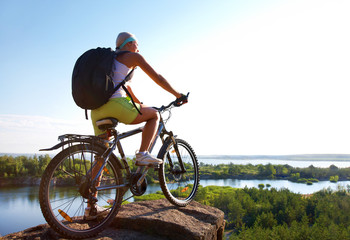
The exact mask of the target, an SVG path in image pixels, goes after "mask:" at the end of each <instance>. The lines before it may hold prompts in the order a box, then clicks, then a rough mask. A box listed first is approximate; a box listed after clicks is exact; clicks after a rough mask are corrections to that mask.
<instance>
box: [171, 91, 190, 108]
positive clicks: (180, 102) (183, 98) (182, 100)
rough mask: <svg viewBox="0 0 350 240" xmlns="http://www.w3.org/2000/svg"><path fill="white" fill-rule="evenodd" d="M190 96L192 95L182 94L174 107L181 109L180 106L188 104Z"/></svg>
mask: <svg viewBox="0 0 350 240" xmlns="http://www.w3.org/2000/svg"><path fill="white" fill-rule="evenodd" d="M189 94H190V93H187V95H185V94H181V97H179V98H177V99H176V100H175V102H174V106H176V107H179V106H181V105H183V104H185V103H187V102H188V95H189Z"/></svg>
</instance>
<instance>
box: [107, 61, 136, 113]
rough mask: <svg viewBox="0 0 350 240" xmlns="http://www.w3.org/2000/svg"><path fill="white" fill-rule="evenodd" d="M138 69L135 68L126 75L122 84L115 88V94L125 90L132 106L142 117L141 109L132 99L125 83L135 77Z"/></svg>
mask: <svg viewBox="0 0 350 240" xmlns="http://www.w3.org/2000/svg"><path fill="white" fill-rule="evenodd" d="M135 69H136V68H133V69H132V70H131V71H130V72H129V73H128V75H126V77H125V78H124V80H123V81H122V82H120V83H119V84H118V85H117V86H116V87H115V88H114V92H115V91H117V90H118V89H119V88H120V87H122V88H123V90H124V91H125V92H126V95H128V97H130V99H131V102H132V104H133V105H134V107H135V108H136V110H137V111H138V112H139V114H140V115H142V113H141V111H140V109H139V108H138V107H137V106H136V103H135V101H134V99H133V98H132V96H131V94H130V92H129V91H128V89H127V88H126V87H125V83H126V82H127V81H129V80H130V79H131V78H132V77H133V76H134V70H135Z"/></svg>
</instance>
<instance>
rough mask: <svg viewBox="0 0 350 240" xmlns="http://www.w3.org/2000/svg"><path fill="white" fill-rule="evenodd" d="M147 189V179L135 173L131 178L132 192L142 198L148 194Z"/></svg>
mask: <svg viewBox="0 0 350 240" xmlns="http://www.w3.org/2000/svg"><path fill="white" fill-rule="evenodd" d="M142 178H143V181H142V183H141V184H140V180H141V179H142ZM146 189H147V179H146V178H145V177H144V175H143V174H141V173H134V174H133V175H132V176H131V186H130V191H131V192H132V194H134V195H135V196H141V195H143V194H144V193H145V192H146Z"/></svg>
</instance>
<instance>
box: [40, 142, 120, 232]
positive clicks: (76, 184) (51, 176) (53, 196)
mask: <svg viewBox="0 0 350 240" xmlns="http://www.w3.org/2000/svg"><path fill="white" fill-rule="evenodd" d="M105 150H106V149H105V148H104V147H102V146H99V145H91V144H85V143H84V144H78V145H74V146H71V147H69V148H67V149H65V150H63V151H62V152H60V153H58V154H57V155H56V156H55V157H54V158H53V159H52V161H51V162H50V163H49V165H48V166H47V168H46V170H45V172H44V174H43V176H42V179H41V184H40V191H39V200H40V207H41V211H42V213H43V215H44V217H45V219H46V221H47V222H48V224H49V225H50V226H51V227H52V228H53V229H54V230H55V231H56V232H58V233H59V234H61V235H63V236H65V237H68V238H75V239H79V238H89V237H93V236H95V235H97V234H98V233H99V232H101V231H103V229H104V228H106V227H107V226H108V225H109V223H110V222H111V221H112V220H113V218H114V217H115V215H116V214H117V212H118V210H119V208H120V205H121V201H122V197H123V196H122V195H123V193H122V190H121V189H113V190H111V189H110V190H103V191H98V194H97V196H96V199H95V200H97V204H98V205H99V206H101V207H104V208H105V209H104V210H105V211H103V214H100V215H98V216H97V215H94V216H93V217H91V213H90V211H89V210H86V209H87V203H88V199H91V196H92V191H91V189H93V188H91V178H92V177H91V175H92V174H91V169H93V168H92V166H93V164H94V161H95V159H96V156H97V157H100V156H101V155H102V154H103V152H104V151H105ZM117 161H118V160H117V159H116V157H115V156H114V155H113V154H112V155H111V157H110V159H109V160H108V161H107V164H106V166H105V168H104V170H103V174H102V178H101V179H99V180H100V184H99V185H98V186H99V187H106V186H112V185H120V184H122V182H123V180H122V174H121V170H120V168H119V167H118V164H117ZM97 168H98V169H99V168H100V167H97ZM97 168H96V169H97ZM94 171H95V170H94ZM96 186H97V185H96ZM89 201H90V200H89ZM93 206H96V205H92V206H91V207H90V209H95V207H93ZM86 211H87V213H86ZM91 218H93V219H91ZM87 219H89V220H87Z"/></svg>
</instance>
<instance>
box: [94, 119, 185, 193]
mask: <svg viewBox="0 0 350 240" xmlns="http://www.w3.org/2000/svg"><path fill="white" fill-rule="evenodd" d="M109 131H112V132H111V135H112V136H113V137H114V139H113V140H112V141H110V142H109V143H110V144H112V146H110V147H109V148H108V149H107V150H106V152H105V153H104V154H103V155H105V154H106V156H103V155H102V156H101V157H103V158H104V163H103V164H102V166H101V167H100V169H99V172H98V174H97V175H96V176H95V178H94V179H93V180H92V185H93V186H94V185H95V183H96V181H97V180H98V178H99V176H100V175H101V174H102V172H103V169H104V167H105V165H106V164H107V161H108V159H109V157H110V156H111V154H112V153H113V151H114V150H115V149H116V148H118V152H119V154H120V157H121V160H122V162H123V165H124V168H123V169H125V171H126V176H127V179H130V176H131V170H130V167H129V164H128V163H127V160H126V156H125V153H124V150H123V147H122V145H121V142H120V140H122V139H124V138H128V137H130V136H133V135H136V134H138V133H142V131H143V127H139V128H136V129H133V130H130V131H127V132H124V133H118V132H117V131H116V130H115V129H109ZM165 135H168V137H167V138H165V139H164V136H165ZM158 138H160V139H161V140H162V143H163V144H164V142H165V141H167V140H168V139H169V141H173V142H174V146H175V149H176V153H177V156H178V159H179V162H180V163H181V164H180V165H181V170H182V172H185V169H184V166H183V163H182V160H181V155H180V154H179V152H178V149H177V146H176V144H175V138H174V135H173V133H172V131H167V130H166V129H165V123H164V121H163V118H162V116H160V120H159V126H158V129H157V133H156V137H155V139H154V141H153V142H152V144H151V146H150V148H149V152H150V153H151V152H152V150H153V148H154V146H155V145H156V142H157V139H158ZM168 158H169V159H170V157H169V156H168ZM170 162H171V161H170ZM171 167H173V166H171ZM142 168H144V167H138V169H137V171H136V172H141V169H142ZM148 168H149V167H146V170H145V171H144V173H143V174H142V177H141V178H140V179H139V181H138V185H141V184H142V182H143V180H144V178H145V176H146V174H147V171H148ZM129 184H130V183H129V182H128V183H125V184H122V185H114V186H113V185H112V186H103V187H96V190H97V191H101V190H110V189H118V188H123V187H128V186H129Z"/></svg>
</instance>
